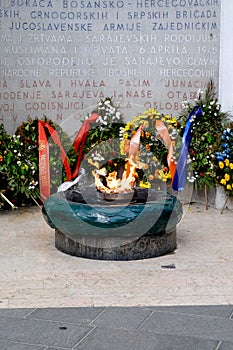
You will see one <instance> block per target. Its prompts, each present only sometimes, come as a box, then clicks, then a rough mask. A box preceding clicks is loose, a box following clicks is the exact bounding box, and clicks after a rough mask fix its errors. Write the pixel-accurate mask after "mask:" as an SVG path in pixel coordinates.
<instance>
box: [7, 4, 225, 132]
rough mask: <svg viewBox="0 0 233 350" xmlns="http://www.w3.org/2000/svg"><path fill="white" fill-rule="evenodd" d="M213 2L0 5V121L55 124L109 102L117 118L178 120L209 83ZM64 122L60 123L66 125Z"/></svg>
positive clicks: (214, 45) (214, 64)
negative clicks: (156, 115)
mask: <svg viewBox="0 0 233 350" xmlns="http://www.w3.org/2000/svg"><path fill="white" fill-rule="evenodd" d="M220 7H221V1H220V0H144V1H143V0H132V1H130V0H128V1H119V0H112V1H111V0H105V1H104V0H102V1H92V0H90V1H81V0H80V1H79V0H59V1H58V0H56V1H55V0H0V42H1V57H0V77H1V79H0V123H4V125H5V127H6V128H7V130H8V131H9V132H14V130H15V128H16V126H17V125H19V124H20V123H21V122H22V121H25V120H26V118H27V116H30V117H42V116H43V115H46V116H47V117H49V118H51V119H53V120H54V121H56V122H57V123H59V124H62V125H66V124H69V125H73V128H74V129H76V130H77V129H78V128H79V126H80V119H81V118H83V117H84V116H85V114H86V112H87V111H91V110H92V108H93V107H94V106H96V104H97V103H98V101H99V99H104V98H105V97H112V99H113V101H114V102H115V104H116V105H117V106H119V107H120V109H121V111H122V113H123V115H124V116H125V119H126V120H127V119H132V117H133V116H135V115H136V114H138V113H140V112H142V111H144V110H145V109H148V108H150V107H155V108H157V109H158V110H159V111H160V112H161V113H168V114H170V115H173V116H178V115H179V113H180V111H181V109H182V101H183V100H190V101H192V100H194V99H195V98H196V96H197V91H198V90H199V89H201V90H204V89H205V87H206V85H207V82H208V81H209V80H210V79H213V81H214V82H215V83H216V84H218V80H219V57H220ZM66 121H67V123H66Z"/></svg>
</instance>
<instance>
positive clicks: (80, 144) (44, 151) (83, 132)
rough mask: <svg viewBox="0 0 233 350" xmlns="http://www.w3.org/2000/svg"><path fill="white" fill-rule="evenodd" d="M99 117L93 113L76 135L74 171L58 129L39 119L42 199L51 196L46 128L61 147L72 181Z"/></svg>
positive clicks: (68, 179)
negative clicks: (90, 132) (91, 125)
mask: <svg viewBox="0 0 233 350" xmlns="http://www.w3.org/2000/svg"><path fill="white" fill-rule="evenodd" d="M98 117H99V115H98V114H97V113H92V114H91V116H90V117H89V118H88V119H87V120H85V122H84V123H83V124H82V126H81V128H80V129H79V132H78V134H77V136H76V137H75V140H74V143H73V146H74V150H75V152H77V153H78V158H77V162H76V165H75V168H74V171H73V172H71V169H70V165H69V160H68V157H67V154H66V152H65V151H64V149H63V147H62V144H61V141H60V138H59V135H58V133H57V131H56V130H54V128H53V127H52V126H50V125H49V124H47V123H46V122H44V121H42V120H39V121H38V138H39V180H40V193H41V199H42V201H43V200H44V199H46V198H48V197H49V196H50V170H49V143H48V139H47V135H46V131H45V130H47V132H48V133H49V135H50V136H51V138H52V139H53V141H54V143H55V144H56V145H58V147H59V148H60V158H61V161H62V163H63V165H64V169H65V173H66V180H67V181H70V180H71V179H74V178H76V177H77V176H78V172H79V168H80V164H81V160H82V155H83V148H84V145H85V142H86V138H87V135H88V132H89V130H90V124H91V123H93V122H95V121H96V120H97V118H98Z"/></svg>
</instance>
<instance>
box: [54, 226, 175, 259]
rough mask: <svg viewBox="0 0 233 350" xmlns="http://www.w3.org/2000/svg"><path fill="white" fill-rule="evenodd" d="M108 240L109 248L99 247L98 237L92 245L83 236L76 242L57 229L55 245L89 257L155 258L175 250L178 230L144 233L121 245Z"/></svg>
mask: <svg viewBox="0 0 233 350" xmlns="http://www.w3.org/2000/svg"><path fill="white" fill-rule="evenodd" d="M108 240H109V247H108V248H102V247H99V246H100V245H99V244H98V239H97V238H96V244H93V242H92V246H90V245H88V240H87V244H85V238H82V243H80V242H76V241H74V240H72V239H71V238H69V237H67V236H66V235H65V234H63V233H62V232H61V231H59V230H57V229H56V230H55V246H56V248H57V249H58V250H60V251H61V252H63V253H66V254H69V255H74V256H78V257H82V258H89V259H98V260H121V261H123V260H138V259H149V258H155V257H158V256H161V255H165V254H168V253H171V252H173V251H174V250H175V249H176V230H173V231H171V232H164V233H160V234H157V235H144V236H142V237H140V238H137V239H136V240H135V241H132V242H129V243H127V244H125V245H121V246H114V247H112V246H111V245H112V242H111V239H108ZM105 246H106V245H105ZM107 246H108V245H107Z"/></svg>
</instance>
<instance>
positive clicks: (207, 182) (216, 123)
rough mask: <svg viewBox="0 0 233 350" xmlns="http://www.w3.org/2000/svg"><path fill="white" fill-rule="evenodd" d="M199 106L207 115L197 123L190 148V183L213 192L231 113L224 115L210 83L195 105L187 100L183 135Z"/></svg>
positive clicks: (182, 124)
mask: <svg viewBox="0 0 233 350" xmlns="http://www.w3.org/2000/svg"><path fill="white" fill-rule="evenodd" d="M195 106H198V107H201V108H202V111H203V113H202V116H201V118H200V119H199V120H195V121H194V123H193V134H192V141H191V144H190V149H189V155H190V158H191V161H192V163H191V165H192V170H193V174H188V180H189V181H195V185H196V187H197V189H201V188H202V187H203V186H205V187H206V188H207V189H210V188H211V187H213V186H214V184H215V178H216V171H215V154H216V151H217V150H218V149H219V147H220V143H221V135H222V132H223V129H224V123H225V122H226V118H227V114H226V113H223V112H221V106H220V104H219V102H218V99H217V97H216V91H215V87H214V84H213V82H212V81H210V82H209V83H208V86H207V89H206V91H205V93H203V92H200V94H199V96H198V99H197V100H196V103H195V105H193V104H191V103H189V102H187V101H186V104H185V111H184V113H183V114H182V116H181V118H180V119H179V121H180V124H181V128H180V130H181V135H182V133H183V131H184V128H185V124H186V121H187V118H188V116H189V114H190V112H191V111H192V109H193V108H194V107H195Z"/></svg>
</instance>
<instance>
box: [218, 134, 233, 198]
mask: <svg viewBox="0 0 233 350" xmlns="http://www.w3.org/2000/svg"><path fill="white" fill-rule="evenodd" d="M221 148H222V151H221V152H216V161H217V162H216V163H217V164H216V174H217V182H218V184H220V185H221V186H223V187H224V190H225V191H226V193H227V195H228V196H232V195H233V129H231V128H227V129H225V130H224V131H223V134H222V145H221Z"/></svg>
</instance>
